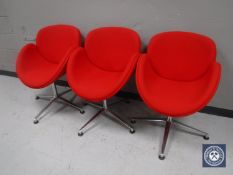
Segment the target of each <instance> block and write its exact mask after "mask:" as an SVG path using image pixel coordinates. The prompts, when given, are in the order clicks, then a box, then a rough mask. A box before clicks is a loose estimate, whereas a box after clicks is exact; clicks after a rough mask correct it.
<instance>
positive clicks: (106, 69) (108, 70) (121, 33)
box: [67, 27, 141, 102]
mask: <svg viewBox="0 0 233 175" xmlns="http://www.w3.org/2000/svg"><path fill="white" fill-rule="evenodd" d="M140 47H141V43H140V38H139V36H138V35H137V33H136V32H134V31H132V30H130V29H127V28H121V27H105V28H100V29H96V30H93V31H91V32H90V33H89V34H88V36H87V39H86V43H85V48H84V49H81V48H79V49H76V50H75V52H73V54H72V55H71V58H70V59H69V62H68V65H67V79H68V82H69V85H70V86H71V88H72V89H73V90H74V92H75V93H76V94H77V95H78V96H80V97H82V98H84V99H87V100H89V101H94V102H98V101H102V100H105V99H108V98H110V97H112V96H113V95H115V94H116V93H117V92H118V91H119V90H120V89H121V88H122V87H123V86H124V85H125V83H126V82H127V81H128V79H129V78H130V76H131V74H132V73H133V70H134V68H135V66H136V63H137V60H138V57H139V55H140Z"/></svg>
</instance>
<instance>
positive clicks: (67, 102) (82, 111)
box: [58, 96, 85, 114]
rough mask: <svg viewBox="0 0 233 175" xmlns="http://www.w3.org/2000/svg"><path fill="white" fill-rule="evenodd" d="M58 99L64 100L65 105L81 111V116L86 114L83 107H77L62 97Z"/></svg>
mask: <svg viewBox="0 0 233 175" xmlns="http://www.w3.org/2000/svg"><path fill="white" fill-rule="evenodd" d="M58 99H59V100H62V101H63V102H64V103H65V104H67V105H69V106H70V107H73V108H75V109H77V110H79V111H80V113H81V114H84V113H85V111H84V110H83V109H82V108H81V107H79V106H77V105H76V104H74V103H72V102H71V101H69V100H66V99H65V98H63V97H60V96H58Z"/></svg>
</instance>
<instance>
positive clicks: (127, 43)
mask: <svg viewBox="0 0 233 175" xmlns="http://www.w3.org/2000/svg"><path fill="white" fill-rule="evenodd" d="M85 49H86V51H87V54H88V57H89V59H90V60H91V62H92V63H93V64H95V65H96V66H98V67H99V68H101V69H104V70H107V71H123V70H124V68H125V67H126V65H127V64H128V63H129V61H130V59H132V57H133V56H134V55H135V54H137V53H140V49H141V41H140V37H139V36H138V34H137V33H136V32H135V31H133V30H131V29H128V28H123V27H103V28H98V29H95V30H93V31H91V32H90V33H89V34H88V36H87V38H86V42H85Z"/></svg>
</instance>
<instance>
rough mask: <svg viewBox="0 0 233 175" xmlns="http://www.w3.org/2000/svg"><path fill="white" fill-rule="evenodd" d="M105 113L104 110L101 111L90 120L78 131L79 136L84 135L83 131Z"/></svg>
mask: <svg viewBox="0 0 233 175" xmlns="http://www.w3.org/2000/svg"><path fill="white" fill-rule="evenodd" d="M103 111H104V109H101V110H99V111H98V112H97V113H96V114H95V115H94V116H93V117H91V118H90V120H88V121H87V122H86V123H85V124H84V125H83V126H82V127H81V128H80V129H79V131H78V136H82V135H83V134H84V132H83V129H84V128H85V127H86V126H87V125H88V124H89V123H91V121H93V120H94V119H95V118H97V117H98V116H100V114H101V113H102V112H103Z"/></svg>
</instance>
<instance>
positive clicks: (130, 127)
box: [105, 110, 135, 134]
mask: <svg viewBox="0 0 233 175" xmlns="http://www.w3.org/2000/svg"><path fill="white" fill-rule="evenodd" d="M105 113H106V114H107V115H110V116H112V117H113V118H114V119H116V120H117V121H118V122H119V123H120V124H121V125H123V126H125V127H126V128H128V129H129V132H130V133H132V134H133V133H135V130H134V128H133V127H132V126H131V125H130V124H128V123H127V122H125V121H124V120H123V119H122V118H121V117H120V116H119V115H117V114H115V113H113V112H111V111H109V110H106V112H105Z"/></svg>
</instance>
